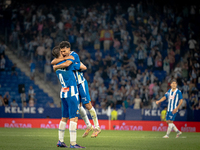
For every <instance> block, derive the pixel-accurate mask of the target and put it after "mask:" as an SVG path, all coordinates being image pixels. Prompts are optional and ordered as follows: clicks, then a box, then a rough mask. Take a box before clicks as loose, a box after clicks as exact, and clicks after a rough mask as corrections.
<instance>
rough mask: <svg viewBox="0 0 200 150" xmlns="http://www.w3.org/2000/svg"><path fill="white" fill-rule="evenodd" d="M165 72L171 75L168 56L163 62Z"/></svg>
mask: <svg viewBox="0 0 200 150" xmlns="http://www.w3.org/2000/svg"><path fill="white" fill-rule="evenodd" d="M163 70H164V71H166V72H167V75H169V72H170V66H169V59H168V56H166V57H165V59H164V61H163Z"/></svg>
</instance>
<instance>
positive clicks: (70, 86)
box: [52, 47, 86, 148]
mask: <svg viewBox="0 0 200 150" xmlns="http://www.w3.org/2000/svg"><path fill="white" fill-rule="evenodd" d="M52 55H53V56H54V57H56V58H58V57H61V55H60V49H59V47H55V48H54V49H53V51H52ZM62 63H63V62H60V64H62ZM66 63H67V64H68V65H67V68H62V69H57V70H56V67H55V66H54V67H53V68H54V71H56V74H57V77H58V78H59V80H60V83H61V85H62V88H61V92H60V98H61V106H62V119H61V121H60V124H59V132H58V135H59V141H58V143H57V147H65V148H67V146H66V144H65V143H64V133H65V127H66V123H67V120H68V119H70V123H69V133H70V148H85V147H82V146H80V145H78V144H77V143H76V136H77V135H76V130H77V121H78V115H79V108H78V107H79V93H78V88H77V84H76V79H75V77H74V73H73V70H76V69H78V70H79V69H86V67H85V66H84V65H83V64H80V63H77V64H75V63H74V59H73V58H72V59H68V60H67V61H66Z"/></svg>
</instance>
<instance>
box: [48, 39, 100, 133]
mask: <svg viewBox="0 0 200 150" xmlns="http://www.w3.org/2000/svg"><path fill="white" fill-rule="evenodd" d="M66 45H69V42H67V41H63V42H61V43H60V51H61V53H62V54H63V55H65V56H68V57H64V58H63V59H62V58H61V59H54V60H53V61H52V62H51V64H57V63H59V62H61V61H64V60H66V59H68V58H69V57H71V56H73V58H74V59H75V62H76V63H80V59H79V56H78V54H77V53H76V52H74V51H70V52H67V53H63V52H62V49H63V48H65V47H66ZM74 74H75V76H76V81H77V86H78V91H79V95H80V102H81V103H82V104H83V105H85V107H86V108H87V109H88V111H89V112H90V114H91V116H92V119H93V122H94V126H95V129H94V132H93V133H92V135H91V137H96V136H98V134H99V133H100V132H101V129H100V127H99V122H98V118H97V114H96V111H95V109H94V108H93V106H92V104H91V99H90V94H89V88H88V83H87V80H86V79H85V78H84V76H83V72H82V71H81V70H77V71H74ZM79 110H80V115H81V117H82V119H83V120H84V122H85V124H86V125H87V129H86V131H85V133H84V134H83V137H86V136H87V135H88V134H89V132H90V131H92V130H93V126H92V124H91V123H90V121H89V119H88V116H87V114H86V111H85V109H84V108H83V106H81V107H80V109H79Z"/></svg>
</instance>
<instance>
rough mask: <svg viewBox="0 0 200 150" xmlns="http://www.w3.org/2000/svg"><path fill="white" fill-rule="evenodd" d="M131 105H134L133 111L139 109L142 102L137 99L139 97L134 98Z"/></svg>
mask: <svg viewBox="0 0 200 150" xmlns="http://www.w3.org/2000/svg"><path fill="white" fill-rule="evenodd" d="M133 103H134V107H133V109H140V108H142V100H141V98H140V97H139V95H137V96H136V98H135V99H134V101H133Z"/></svg>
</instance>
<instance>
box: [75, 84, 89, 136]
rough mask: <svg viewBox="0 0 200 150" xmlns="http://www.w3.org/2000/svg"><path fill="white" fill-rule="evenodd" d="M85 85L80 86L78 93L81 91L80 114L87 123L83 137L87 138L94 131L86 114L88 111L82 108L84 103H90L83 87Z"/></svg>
mask: <svg viewBox="0 0 200 150" xmlns="http://www.w3.org/2000/svg"><path fill="white" fill-rule="evenodd" d="M83 85H84V84H83ZM83 85H82V84H79V85H78V91H79V96H80V102H81V105H80V108H79V112H80V115H81V118H82V119H83V120H84V122H85V124H86V126H87V128H86V130H85V132H84V133H83V135H82V137H86V136H88V134H89V132H90V131H92V130H93V126H92V124H91V123H90V120H89V118H88V116H87V114H86V111H85V109H84V108H83V106H82V105H83V102H84V104H85V103H88V100H87V96H86V90H85V87H83Z"/></svg>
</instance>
